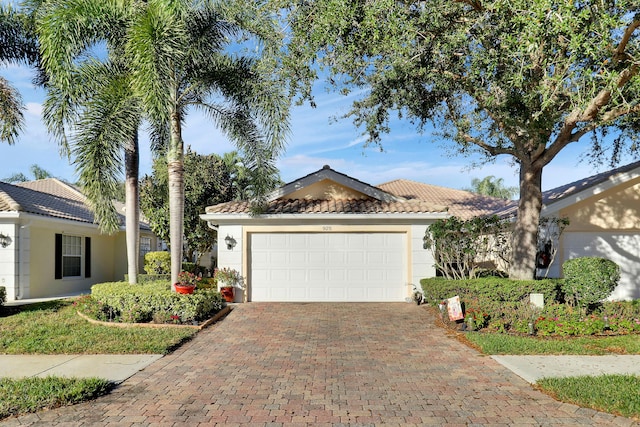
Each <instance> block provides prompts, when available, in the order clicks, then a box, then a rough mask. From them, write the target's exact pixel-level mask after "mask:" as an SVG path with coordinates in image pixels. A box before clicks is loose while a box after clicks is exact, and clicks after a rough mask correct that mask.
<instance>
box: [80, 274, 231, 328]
mask: <svg viewBox="0 0 640 427" xmlns="http://www.w3.org/2000/svg"><path fill="white" fill-rule="evenodd" d="M91 296H92V298H93V299H94V300H95V301H96V302H97V303H98V304H99V305H100V309H99V310H97V311H98V313H96V314H97V315H98V317H102V319H101V320H109V321H121V322H127V323H138V322H149V321H151V320H154V321H156V322H161V323H164V322H168V321H172V322H174V323H193V322H198V321H201V320H204V319H207V318H209V317H211V315H213V314H214V313H216V312H218V311H220V310H221V309H222V308H223V307H224V300H223V298H222V296H221V295H220V293H219V292H217V291H215V290H213V289H196V290H195V292H194V293H193V294H191V295H182V294H178V293H176V292H173V291H172V290H171V287H170V285H169V283H168V282H166V281H157V282H149V283H145V284H138V285H130V284H128V283H126V282H113V283H100V284H97V285H93V286H92V287H91Z"/></svg>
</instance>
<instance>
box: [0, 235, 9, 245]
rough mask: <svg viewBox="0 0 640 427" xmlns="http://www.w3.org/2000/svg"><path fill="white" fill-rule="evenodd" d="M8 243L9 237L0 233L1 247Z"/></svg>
mask: <svg viewBox="0 0 640 427" xmlns="http://www.w3.org/2000/svg"><path fill="white" fill-rule="evenodd" d="M10 244H11V237H9V236H7V235H6V234H2V233H0V246H2V247H3V248H6V247H7V246H9V245H10Z"/></svg>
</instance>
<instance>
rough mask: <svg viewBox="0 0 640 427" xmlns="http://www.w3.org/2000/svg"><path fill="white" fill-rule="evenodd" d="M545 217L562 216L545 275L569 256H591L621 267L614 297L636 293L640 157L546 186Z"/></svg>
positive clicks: (639, 289)
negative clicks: (552, 259) (565, 222)
mask: <svg viewBox="0 0 640 427" xmlns="http://www.w3.org/2000/svg"><path fill="white" fill-rule="evenodd" d="M542 201H543V208H542V212H541V215H542V216H545V217H558V218H562V217H567V218H569V221H570V224H569V226H568V227H567V228H566V229H565V231H564V233H563V234H562V236H561V237H560V241H559V242H555V244H557V245H558V253H557V255H556V260H555V262H554V264H553V265H552V266H551V270H550V274H549V276H550V277H561V275H562V271H561V267H562V263H563V262H564V261H566V260H568V259H571V258H576V257H583V256H596V257H602V258H607V259H610V260H612V261H614V262H615V263H617V264H618V265H619V266H620V272H621V277H620V282H619V285H618V287H617V288H616V289H615V290H614V292H613V294H612V295H611V297H610V298H611V299H614V300H628V299H636V298H640V162H634V163H631V164H628V165H625V166H622V167H619V168H616V169H613V170H611V171H608V172H604V173H600V174H597V175H593V176H590V177H588V178H584V179H580V180H577V181H575V182H572V183H569V184H566V185H563V186H560V187H557V188H554V189H552V190H549V191H545V192H544V193H543V195H542Z"/></svg>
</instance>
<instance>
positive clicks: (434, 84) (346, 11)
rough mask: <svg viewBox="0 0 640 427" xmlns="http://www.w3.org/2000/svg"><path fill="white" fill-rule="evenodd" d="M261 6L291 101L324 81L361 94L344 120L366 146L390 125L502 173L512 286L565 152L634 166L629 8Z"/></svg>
mask: <svg viewBox="0 0 640 427" xmlns="http://www.w3.org/2000/svg"><path fill="white" fill-rule="evenodd" d="M274 1H275V2H276V4H277V5H278V6H280V7H283V8H284V9H285V10H286V13H285V14H283V19H287V20H288V25H290V27H291V33H292V36H291V42H290V45H289V47H288V51H287V53H288V56H287V61H288V62H287V63H288V64H291V65H292V67H291V71H290V73H291V74H292V75H293V76H295V77H296V81H299V82H300V86H301V87H300V91H301V93H302V98H303V99H304V98H305V97H306V98H311V95H312V94H311V92H310V90H311V89H310V88H311V83H312V82H313V81H314V79H315V78H316V77H317V76H318V73H319V70H323V72H326V73H328V75H329V82H330V83H331V84H332V85H333V86H334V87H335V88H337V89H340V90H341V91H342V92H343V93H348V92H350V91H354V90H358V91H360V92H359V93H361V94H362V95H361V96H360V97H359V99H357V100H356V101H355V102H354V103H353V105H352V109H351V110H350V111H349V113H348V114H347V115H348V116H351V117H352V118H353V120H354V123H355V124H356V125H358V126H362V127H363V128H364V130H365V133H366V134H367V135H368V137H369V142H371V143H377V144H381V143H382V135H383V134H384V133H385V132H387V131H388V130H389V123H390V118H391V113H392V112H393V111H396V112H397V114H399V115H400V116H401V117H407V118H408V119H409V120H411V121H412V122H413V123H415V124H416V126H417V127H418V128H419V129H420V130H424V129H425V128H426V127H427V126H431V125H433V126H434V127H435V128H436V129H437V131H438V132H439V134H440V136H441V137H444V138H446V139H448V140H451V141H453V142H455V143H456V146H457V148H458V149H459V151H460V152H461V153H463V154H469V153H480V154H482V155H484V156H486V158H487V159H488V160H490V159H493V158H495V156H499V155H508V156H511V157H512V158H513V159H514V160H515V162H516V163H517V164H518V165H519V168H520V202H519V208H518V216H517V220H516V224H515V232H514V240H515V241H514V248H517V250H515V251H514V254H513V256H514V261H515V262H512V263H511V271H510V276H511V277H512V278H523V279H524V278H532V277H533V275H534V271H535V253H536V247H535V244H536V240H537V239H536V234H537V224H538V219H539V215H540V210H541V206H542V195H541V182H542V170H543V168H544V166H545V165H547V164H548V163H549V162H550V161H551V160H552V159H553V158H554V157H556V155H557V154H558V153H559V152H560V151H562V150H563V149H564V148H566V147H567V146H569V145H570V144H574V143H577V142H578V141H580V142H583V146H584V151H585V152H586V156H587V157H589V158H591V159H593V160H594V161H598V162H600V161H603V160H604V158H605V155H607V156H608V160H609V162H611V163H616V162H617V161H619V159H620V157H621V155H623V154H625V153H631V154H632V155H636V156H637V155H638V152H639V150H638V148H639V147H638V145H637V142H636V141H637V138H638V131H639V130H640V115H639V114H638V113H639V112H640V103H639V101H640V77H639V75H638V71H639V67H640V4H639V3H638V2H637V0H608V1H602V0H589V1H580V2H575V1H574V2H571V1H570V2H567V1H563V0H526V1H525V0H458V1H455V0H434V1H428V2H395V1H391V0H381V1H376V2H370V1H366V0H347V1H338V0H312V1H287V0H274ZM586 135H589V136H591V140H590V143H588V144H587V143H586V142H585V141H587V139H585V138H583V137H585V136H586Z"/></svg>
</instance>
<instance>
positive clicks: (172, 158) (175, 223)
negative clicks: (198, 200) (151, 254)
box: [167, 111, 184, 287]
mask: <svg viewBox="0 0 640 427" xmlns="http://www.w3.org/2000/svg"><path fill="white" fill-rule="evenodd" d="M170 126H171V136H170V142H169V149H168V150H167V165H168V174H169V249H170V250H171V286H172V287H173V284H174V283H176V282H177V281H178V274H180V270H182V240H183V236H184V142H183V141H182V129H181V123H180V114H179V112H177V111H173V112H172V114H171V124H170Z"/></svg>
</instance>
